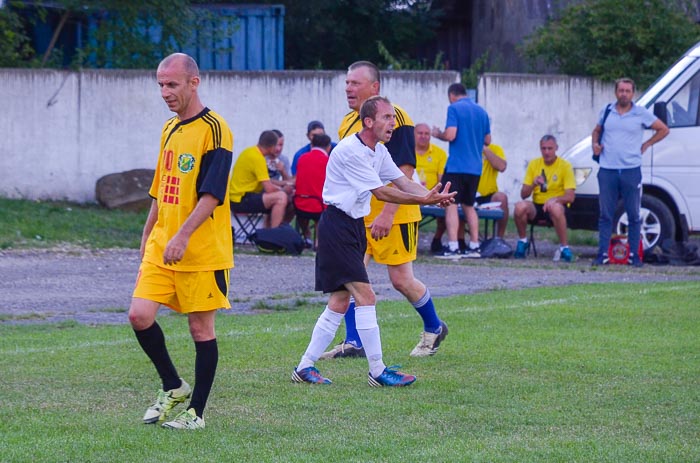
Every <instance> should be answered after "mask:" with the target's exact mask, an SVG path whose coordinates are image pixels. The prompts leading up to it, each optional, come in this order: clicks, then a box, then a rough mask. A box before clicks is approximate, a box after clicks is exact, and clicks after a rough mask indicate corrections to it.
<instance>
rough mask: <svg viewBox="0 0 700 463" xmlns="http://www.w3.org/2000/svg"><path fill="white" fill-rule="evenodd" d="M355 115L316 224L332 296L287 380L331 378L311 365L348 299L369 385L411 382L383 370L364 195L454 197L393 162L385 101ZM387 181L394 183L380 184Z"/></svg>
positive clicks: (325, 284)
mask: <svg viewBox="0 0 700 463" xmlns="http://www.w3.org/2000/svg"><path fill="white" fill-rule="evenodd" d="M360 117H361V119H362V130H361V131H360V132H359V133H357V134H355V135H353V136H350V137H347V138H345V139H343V140H342V141H341V142H340V143H339V144H338V146H336V147H335V149H334V150H333V153H332V154H331V156H330V158H329V161H328V167H327V168H326V182H325V184H324V186H323V201H324V203H326V204H328V208H327V209H326V211H325V212H324V213H323V215H322V216H321V219H320V221H319V225H318V250H317V253H316V290H318V291H323V292H324V293H330V297H329V298H328V305H327V306H326V308H325V310H324V311H323V313H322V314H321V316H320V317H319V318H318V320H317V321H316V326H315V327H314V330H313V332H312V334H311V341H310V342H309V346H308V347H307V348H306V352H305V353H304V355H303V356H302V358H301V361H300V362H299V365H298V366H297V368H295V369H294V372H293V373H292V380H293V381H295V382H299V383H302V382H306V383H311V384H330V383H331V381H330V380H329V379H328V378H325V377H323V376H322V375H321V374H320V373H319V371H318V370H317V369H316V367H315V366H314V364H315V362H316V361H317V360H318V358H319V357H320V356H321V354H322V353H323V352H324V351H325V349H326V348H327V347H328V346H329V345H330V343H331V342H332V341H333V338H334V337H335V333H336V331H337V329H338V326H340V322H341V320H343V315H344V314H345V312H346V311H347V308H348V304H349V301H350V296H353V297H354V298H355V304H356V307H355V314H356V323H357V329H358V332H359V334H360V339H361V340H362V345H363V346H364V348H365V352H366V354H367V360H368V362H369V380H368V381H369V385H370V386H375V387H379V386H408V385H409V384H412V383H413V382H414V381H415V380H416V377H415V376H413V375H407V374H404V373H401V372H399V371H396V370H392V369H390V368H387V367H386V365H385V364H384V362H383V361H382V344H381V338H380V335H379V326H378V325H377V312H376V307H375V304H376V296H375V294H374V291H373V289H372V285H371V284H370V282H369V276H368V275H367V269H366V267H365V265H364V260H363V259H364V255H365V250H366V249H367V241H366V239H367V238H366V235H365V225H364V221H363V217H364V216H365V215H367V214H368V213H369V210H370V205H369V202H370V195H374V196H375V197H376V198H377V199H379V200H381V201H385V202H391V203H396V204H419V205H423V204H438V205H441V206H446V205H448V204H450V203H452V202H453V201H454V200H453V197H454V195H455V193H448V191H449V187H450V185H449V184H448V185H446V187H445V189H444V190H442V191H441V188H442V185H440V184H439V183H438V184H437V185H435V187H434V188H433V189H432V190H429V191H428V190H426V189H425V188H424V187H423V186H421V185H420V184H418V183H415V182H413V181H412V180H411V179H409V178H408V177H406V176H405V175H404V174H403V172H401V170H400V169H399V168H398V167H397V166H396V164H394V162H393V161H392V159H391V155H390V154H389V152H388V151H387V149H386V148H385V147H384V145H383V144H382V143H380V142H387V141H389V139H390V138H391V134H392V132H393V130H394V127H395V125H396V116H395V114H394V108H393V106H392V105H391V102H390V101H389V100H388V99H386V98H384V97H380V96H375V97H371V98H369V99H368V100H367V101H365V102H364V103H363V105H362V107H361V108H360ZM389 182H391V183H393V185H394V186H395V187H396V188H392V187H388V186H386V184H387V183H389ZM378 238H379V239H381V238H384V236H379V237H378Z"/></svg>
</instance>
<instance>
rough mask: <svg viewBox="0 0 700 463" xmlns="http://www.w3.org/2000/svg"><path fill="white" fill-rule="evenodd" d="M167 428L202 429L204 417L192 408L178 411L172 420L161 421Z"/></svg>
mask: <svg viewBox="0 0 700 463" xmlns="http://www.w3.org/2000/svg"><path fill="white" fill-rule="evenodd" d="M163 427H164V428H169V429H204V418H200V417H198V416H197V414H196V413H195V412H194V408H190V409H189V410H184V411H182V412H180V413H179V414H178V415H177V416H176V417H175V419H174V420H172V421H167V422H165V423H163Z"/></svg>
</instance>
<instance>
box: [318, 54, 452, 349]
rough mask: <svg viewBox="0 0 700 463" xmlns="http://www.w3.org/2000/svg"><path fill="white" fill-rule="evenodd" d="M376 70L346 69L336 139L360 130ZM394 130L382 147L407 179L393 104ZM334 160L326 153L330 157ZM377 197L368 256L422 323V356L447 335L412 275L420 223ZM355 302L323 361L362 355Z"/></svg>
mask: <svg viewBox="0 0 700 463" xmlns="http://www.w3.org/2000/svg"><path fill="white" fill-rule="evenodd" d="M379 88H380V75H379V69H378V68H377V66H375V65H374V64H373V63H370V62H369V61H357V62H355V63H353V64H351V65H350V67H349V68H348V74H347V77H346V79H345V94H346V97H347V101H348V106H349V107H350V109H351V110H352V111H350V112H349V113H348V114H347V115H345V117H344V118H343V121H342V122H341V124H340V129H339V130H338V136H339V137H340V139H341V140H342V139H344V138H346V137H349V136H351V135H354V134H355V133H357V132H359V131H360V130H361V129H362V118H361V117H360V113H359V111H360V108H361V106H362V104H363V103H364V102H365V101H366V100H367V99H368V98H369V97H371V96H375V95H378V94H379ZM393 106H394V111H395V112H396V128H395V130H394V131H393V134H392V136H391V139H390V140H386V148H387V150H388V151H389V153H390V155H391V158H392V159H393V161H394V163H395V164H396V165H397V166H399V169H401V171H402V172H403V173H404V174H406V176H407V177H409V178H412V177H413V173H414V171H415V167H416V152H415V143H416V142H415V138H414V134H413V129H414V128H413V121H412V120H411V118H410V117H409V116H408V114H406V112H405V111H404V110H403V109H401V108H400V107H399V106H397V105H393ZM332 157H333V156H332V155H331V158H332ZM379 199H380V198H374V197H373V198H372V202H371V212H370V213H369V215H367V217H365V227H366V233H367V258H366V259H365V262H366V263H368V262H369V257H372V258H374V260H375V262H377V263H379V264H385V265H386V266H387V271H388V272H389V279H390V280H391V284H392V285H393V286H394V288H395V289H396V290H397V291H399V292H400V293H401V294H403V295H404V296H405V297H406V299H408V301H409V302H410V303H411V304H412V305H413V307H414V308H415V309H416V311H417V312H418V314H419V315H420V317H421V318H422V319H423V332H422V333H421V338H420V341H419V342H418V344H417V345H416V347H415V348H414V349H413V350H412V351H411V354H410V355H411V356H414V357H427V356H430V355H434V354H435V353H436V352H437V350H438V346H439V345H440V343H441V342H442V341H443V340H444V339H445V337H446V336H447V324H445V322H443V321H442V320H440V318H439V317H438V315H437V313H436V311H435V305H434V304H433V299H432V297H431V296H430V290H428V288H427V287H426V286H425V285H424V284H423V283H422V282H421V281H420V280H418V279H417V278H416V277H415V276H414V274H413V261H414V260H416V255H417V250H418V223H419V222H420V219H421V214H420V207H419V206H415V205H410V206H405V205H404V206H397V205H396V204H385V203H383V202H382V201H381V200H379ZM356 302H357V301H352V300H351V302H350V310H348V311H347V313H346V316H345V339H344V340H343V342H341V343H340V344H338V345H337V346H335V347H334V348H333V349H331V350H329V351H328V352H326V353H325V354H323V357H322V358H324V359H331V358H338V357H364V356H365V351H364V350H363V348H362V345H363V344H362V340H361V339H360V336H359V333H358V331H357V328H356V326H355V310H354V309H355V307H356Z"/></svg>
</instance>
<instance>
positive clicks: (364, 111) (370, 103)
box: [360, 95, 391, 127]
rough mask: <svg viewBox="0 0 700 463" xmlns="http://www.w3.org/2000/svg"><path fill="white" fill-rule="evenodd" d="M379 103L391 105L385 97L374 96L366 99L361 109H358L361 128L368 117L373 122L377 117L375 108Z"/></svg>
mask: <svg viewBox="0 0 700 463" xmlns="http://www.w3.org/2000/svg"><path fill="white" fill-rule="evenodd" d="M379 103H386V104H388V105H390V104H391V101H389V99H388V98H387V97H384V96H379V95H375V96H372V97H369V98H367V100H365V102H364V103H362V107H360V119H362V127H364V126H365V118H367V117H369V118H370V119H372V120H374V119H375V118H376V117H377V110H378V109H377V107H378V106H379Z"/></svg>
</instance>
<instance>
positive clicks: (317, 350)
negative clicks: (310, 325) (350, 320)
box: [297, 306, 343, 370]
mask: <svg viewBox="0 0 700 463" xmlns="http://www.w3.org/2000/svg"><path fill="white" fill-rule="evenodd" d="M342 320H343V314H342V313H337V312H333V311H332V310H331V309H329V308H328V306H326V309H325V310H324V311H323V312H322V313H321V315H320V316H319V317H318V320H316V326H314V330H313V332H312V333H311V341H309V346H308V347H307V348H306V352H304V355H303V356H302V357H301V361H300V362H299V365H298V366H297V370H303V369H304V368H308V367H312V366H313V365H314V363H315V362H316V360H318V358H319V357H320V356H321V354H323V352H324V351H325V350H326V347H328V346H329V345H330V344H331V342H333V338H334V337H335V332H336V331H338V327H339V326H340V322H341V321H342Z"/></svg>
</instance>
